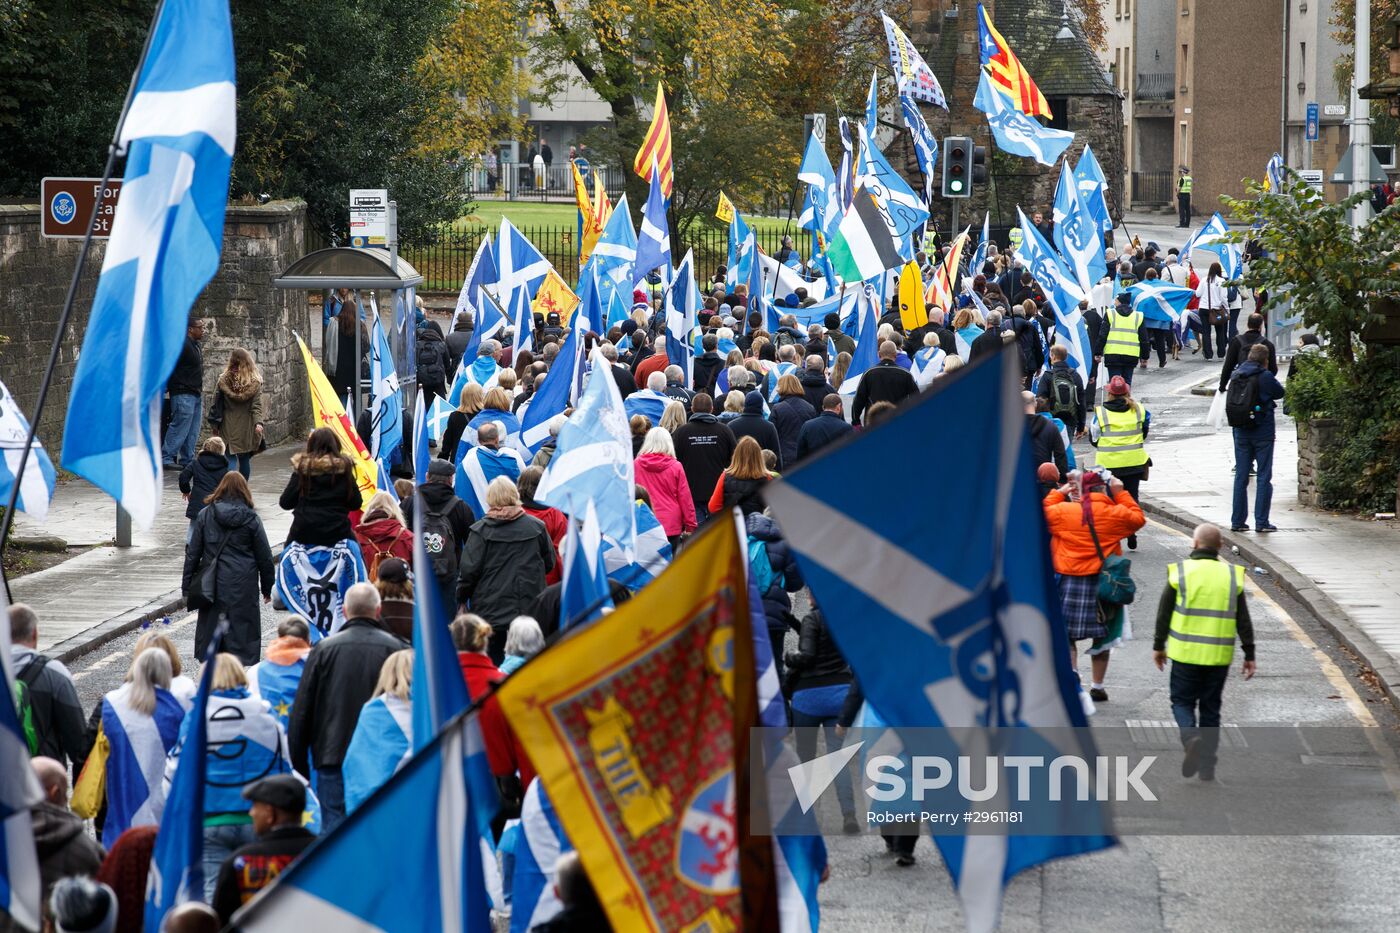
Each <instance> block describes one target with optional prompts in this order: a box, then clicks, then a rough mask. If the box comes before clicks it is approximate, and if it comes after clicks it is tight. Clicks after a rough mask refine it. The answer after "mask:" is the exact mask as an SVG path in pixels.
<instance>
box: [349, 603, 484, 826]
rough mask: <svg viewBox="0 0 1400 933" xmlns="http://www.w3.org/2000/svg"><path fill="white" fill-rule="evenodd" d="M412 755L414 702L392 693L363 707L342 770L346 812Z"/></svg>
mask: <svg viewBox="0 0 1400 933" xmlns="http://www.w3.org/2000/svg"><path fill="white" fill-rule="evenodd" d="M427 589H435V587H427ZM416 657H417V656H416V655H415V659H416ZM453 659H454V660H455V659H456V656H455V655H454V656H453ZM457 679H458V680H460V679H461V668H458V670H457ZM464 708H465V707H464ZM423 744H425V745H426V744H427V743H426V742H425V743H423ZM412 757H413V704H412V702H410V701H409V700H404V699H400V698H399V697H396V696H394V695H393V694H392V693H382V694H380V695H379V696H377V697H375V698H374V699H372V700H370V701H369V702H368V703H366V704H365V705H364V706H362V707H361V708H360V718H359V722H358V723H357V724H356V725H355V734H354V735H353V736H352V737H351V739H350V746H349V747H348V748H347V749H346V750H345V761H344V763H343V764H342V765H341V769H340V770H341V773H342V775H341V776H342V777H343V778H344V780H345V812H346V813H354V812H355V811H356V810H358V809H359V808H360V804H362V803H364V802H365V801H366V800H368V799H369V797H370V795H371V794H373V793H374V792H375V791H377V790H379V788H381V787H383V786H384V785H385V784H387V783H389V778H391V777H393V776H394V773H395V772H396V771H398V770H399V769H400V768H402V767H403V766H404V765H405V764H407V763H408V759H410V758H412Z"/></svg>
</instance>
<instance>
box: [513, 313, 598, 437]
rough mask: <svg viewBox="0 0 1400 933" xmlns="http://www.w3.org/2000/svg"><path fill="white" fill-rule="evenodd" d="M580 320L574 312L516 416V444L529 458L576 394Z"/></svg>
mask: <svg viewBox="0 0 1400 933" xmlns="http://www.w3.org/2000/svg"><path fill="white" fill-rule="evenodd" d="M580 326H581V321H580V320H579V315H578V313H575V315H574V321H573V324H572V325H571V326H570V327H569V335H568V336H567V337H565V338H564V344H563V346H561V347H560V348H559V353H558V355H557V356H555V357H554V363H553V364H552V365H551V366H550V367H549V372H547V373H545V377H544V384H543V385H541V386H540V387H539V388H538V389H536V390H535V394H534V395H532V396H531V397H530V401H529V402H528V403H527V405H526V407H525V415H524V416H523V417H522V418H521V419H520V443H521V444H522V445H523V446H524V448H525V450H526V451H528V452H529V454H530V455H531V456H532V457H533V456H534V455H535V453H536V452H538V451H539V449H540V447H542V446H544V442H545V441H547V440H549V423H550V421H552V420H553V419H554V418H555V417H556V416H558V415H562V414H563V413H564V409H566V408H568V407H569V404H570V403H571V402H572V401H573V400H574V399H575V398H576V397H577V394H578V393H577V386H578V384H579V382H580V378H579V377H580V375H581V374H580V373H579V366H580V364H581V363H582V362H583V342H582V341H581V340H580V339H579V328H580Z"/></svg>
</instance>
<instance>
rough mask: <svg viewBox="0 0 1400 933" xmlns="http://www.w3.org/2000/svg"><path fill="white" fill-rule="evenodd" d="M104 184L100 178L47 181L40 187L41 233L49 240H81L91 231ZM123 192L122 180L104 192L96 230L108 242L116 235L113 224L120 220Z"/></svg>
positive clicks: (113, 182)
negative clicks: (118, 217)
mask: <svg viewBox="0 0 1400 933" xmlns="http://www.w3.org/2000/svg"><path fill="white" fill-rule="evenodd" d="M101 185H102V179H100V178H45V179H44V180H43V181H42V182H40V187H39V217H40V219H41V224H40V229H39V232H40V233H42V234H43V235H44V236H46V237H59V238H67V239H81V238H82V236H83V234H84V233H86V232H87V224H88V218H90V217H91V216H92V206H93V205H94V204H95V203H97V201H98V194H99V191H100V190H101ZM121 190H122V183H121V181H119V180H116V179H113V180H111V181H109V182H107V188H106V190H105V191H102V192H101V194H102V198H101V200H102V205H101V207H100V208H99V209H98V213H97V223H96V224H95V225H94V226H93V228H92V235H93V236H94V237H101V238H103V239H105V238H107V237H109V236H111V235H112V221H113V220H115V219H116V217H117V199H118V198H119V197H120V195H121Z"/></svg>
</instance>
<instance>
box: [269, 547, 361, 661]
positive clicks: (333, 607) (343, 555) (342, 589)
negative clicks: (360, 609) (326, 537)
mask: <svg viewBox="0 0 1400 933" xmlns="http://www.w3.org/2000/svg"><path fill="white" fill-rule="evenodd" d="M368 579H369V573H368V571H366V570H365V559H364V556H363V555H362V554H361V553H360V545H359V543H358V542H357V541H355V539H354V538H345V539H344V540H342V541H340V542H339V543H337V544H336V545H334V546H333V547H326V546H324V545H313V546H311V547H307V546H306V545H305V544H302V543H301V542H300V541H292V542H289V543H288V544H287V546H286V547H284V548H283V549H282V557H281V559H280V560H279V561H278V562H277V595H278V597H280V598H281V600H282V605H284V606H286V607H287V609H288V610H289V611H291V612H295V613H296V614H297V615H299V616H301V617H302V618H303V619H305V620H306V624H307V625H308V626H310V628H311V641H312V643H313V644H314V643H315V642H318V641H320V640H321V639H322V638H325V637H326V636H328V635H334V634H335V633H336V632H338V631H340V627H341V626H342V625H344V624H345V610H344V607H343V606H342V600H343V599H344V597H345V593H346V591H347V590H349V589H350V587H352V586H354V585H355V584H356V583H360V582H363V581H365V580H368Z"/></svg>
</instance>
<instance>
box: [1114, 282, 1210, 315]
mask: <svg viewBox="0 0 1400 933" xmlns="http://www.w3.org/2000/svg"><path fill="white" fill-rule="evenodd" d="M1125 290H1126V291H1127V293H1128V294H1129V295H1132V296H1133V310H1134V311H1141V312H1142V314H1143V317H1145V318H1147V319H1148V320H1149V321H1168V322H1170V323H1173V324H1178V323H1180V322H1181V316H1182V315H1183V314H1185V313H1186V306H1187V305H1188V304H1189V303H1190V301H1191V299H1192V298H1194V297H1195V296H1196V293H1195V291H1194V290H1192V289H1189V288H1187V287H1186V286H1184V285H1173V284H1171V283H1170V282H1163V281H1162V280H1161V279H1156V280H1153V281H1142V282H1137V283H1134V284H1132V285H1129V286H1128V287H1127V289H1125Z"/></svg>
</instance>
